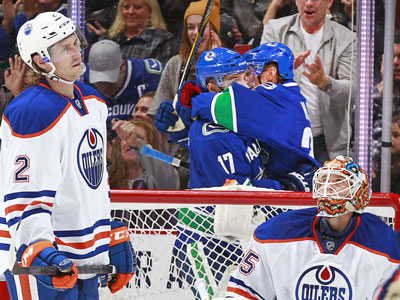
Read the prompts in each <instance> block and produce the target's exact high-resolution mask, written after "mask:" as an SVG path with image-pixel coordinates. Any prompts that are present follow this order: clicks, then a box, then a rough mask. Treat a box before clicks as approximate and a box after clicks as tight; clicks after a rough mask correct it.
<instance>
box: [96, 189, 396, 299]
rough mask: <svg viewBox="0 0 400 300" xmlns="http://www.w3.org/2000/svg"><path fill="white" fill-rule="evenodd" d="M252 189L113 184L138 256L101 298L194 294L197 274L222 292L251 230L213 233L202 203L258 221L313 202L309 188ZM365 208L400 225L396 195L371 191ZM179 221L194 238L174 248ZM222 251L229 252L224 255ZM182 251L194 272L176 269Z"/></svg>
mask: <svg viewBox="0 0 400 300" xmlns="http://www.w3.org/2000/svg"><path fill="white" fill-rule="evenodd" d="M251 189H255V188H253V187H252V188H250V190H246V191H226V190H190V191H171V190H112V191H111V205H112V218H114V219H117V220H122V221H123V222H125V223H126V224H127V225H128V228H129V230H130V233H131V234H130V235H131V241H132V243H133V246H134V248H135V252H136V255H137V257H138V271H137V272H136V276H135V277H134V279H132V281H131V283H130V285H129V286H128V288H124V289H123V291H121V292H118V293H116V294H114V295H111V294H110V293H109V292H108V289H101V290H100V299H102V300H103V299H104V300H105V299H113V300H116V299H121V300H122V299H124V300H125V299H140V300H146V299H163V300H169V299H171V300H177V299H185V300H192V299H193V300H194V299H198V298H195V296H194V295H193V292H192V289H193V287H194V286H195V281H196V280H198V279H200V278H204V279H205V280H206V282H207V288H208V292H209V295H210V299H213V298H217V297H224V291H225V286H226V283H227V279H228V278H229V274H230V272H232V269H234V268H235V267H236V266H237V263H238V259H240V258H241V254H243V253H242V251H244V250H245V248H246V241H245V240H247V239H248V238H249V237H250V235H251V231H245V232H250V233H249V234H247V235H245V236H246V237H247V239H245V238H244V237H243V236H242V238H230V237H229V234H228V235H220V236H218V235H217V234H216V233H215V232H217V227H218V226H217V221H215V222H214V219H213V218H207V216H204V210H202V209H204V208H209V207H215V215H217V209H218V207H233V206H234V205H236V206H237V207H239V210H241V209H242V208H243V211H246V210H247V209H246V208H251V211H252V212H256V211H257V210H258V211H257V212H256V213H254V215H256V216H257V215H258V216H261V219H258V220H257V222H258V223H259V222H260V220H261V222H262V221H263V220H265V219H269V218H271V217H273V216H274V215H276V214H278V213H281V212H282V211H286V210H288V209H299V208H305V207H314V206H316V200H315V199H313V198H312V195H311V193H302V192H283V191H280V192H277V191H265V190H262V191H259V190H251ZM214 205H215V206H214ZM262 208H264V210H263V211H262ZM265 208H267V209H265ZM247 211H248V210H247ZM369 211H370V212H372V213H374V214H377V215H378V216H380V217H381V218H382V219H383V220H384V221H385V222H386V223H388V224H389V225H390V226H392V227H393V228H394V229H396V230H397V229H399V227H400V196H399V195H396V194H380V193H373V194H372V199H371V202H370V204H369ZM224 212H225V211H224ZM227 215H228V217H227V218H226V219H223V222H225V223H233V224H238V226H236V227H235V228H236V229H233V230H237V228H238V227H239V228H241V227H242V226H243V224H242V221H241V219H240V217H239V218H236V220H233V221H231V217H230V216H231V215H230V214H227ZM253 219H255V218H253ZM188 220H192V221H189V222H191V223H189V222H188ZM257 222H255V223H252V224H253V225H254V224H257ZM182 224H183V225H182ZM193 224H195V226H192V225H193ZM180 225H182V226H186V227H185V228H187V227H189V226H190V228H189V229H190V230H192V228H196V230H194V235H196V236H197V237H198V240H195V241H194V242H192V243H190V244H187V246H188V247H187V248H182V249H178V250H176V249H177V247H176V241H177V240H179V239H178V238H177V235H178V234H179V233H181V232H182V229H181V228H178V226H180ZM214 225H215V227H213V226H214ZM218 228H219V227H218ZM248 228H250V229H252V228H253V227H251V226H250V227H248ZM254 228H255V227H254ZM214 229H215V231H214ZM202 231H203V232H202ZM218 232H219V231H218ZM233 232H235V231H233ZM194 235H193V236H194ZM189 238H191V237H189ZM207 240H208V241H209V240H212V241H213V242H215V241H217V242H216V245H217V246H216V247H215V249H212V250H207V249H206V248H207V242H205V241H207ZM192 241H193V240H192ZM218 243H220V244H218ZM189 245H190V247H191V248H190V249H189ZM232 247H233V248H232ZM173 250H174V251H175V252H174V251H173ZM193 253H194V254H195V255H193ZM227 253H228V255H230V254H231V253H233V254H234V255H232V257H230V258H229V259H227V257H226V256H227ZM236 254H237V255H236ZM182 255H183V256H187V257H188V258H189V261H190V262H191V265H196V268H197V269H196V272H195V274H191V273H190V272H186V273H185V272H183V273H182V272H181V273H179V272H180V271H179V265H181V261H180V259H181V257H182ZM235 255H236V258H235V257H234V256H235ZM220 259H222V260H225V263H226V262H227V263H226V265H229V264H231V265H230V266H229V267H227V268H226V269H224V268H221V265H223V264H220V263H216V262H217V261H219V260H220Z"/></svg>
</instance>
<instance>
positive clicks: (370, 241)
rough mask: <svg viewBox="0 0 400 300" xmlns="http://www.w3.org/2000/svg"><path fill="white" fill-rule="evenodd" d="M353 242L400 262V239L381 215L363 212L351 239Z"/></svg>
mask: <svg viewBox="0 0 400 300" xmlns="http://www.w3.org/2000/svg"><path fill="white" fill-rule="evenodd" d="M350 241H351V242H353V243H355V244H358V245H360V246H362V247H363V248H365V247H366V248H368V249H371V250H373V251H377V252H379V253H381V254H383V255H385V256H389V257H390V258H391V259H394V260H397V261H399V263H400V239H399V236H398V235H397V233H396V232H395V231H394V230H393V229H392V228H391V227H390V226H388V225H387V224H386V223H385V222H384V221H382V220H381V219H380V218H379V217H377V216H375V215H373V214H370V213H363V214H362V215H361V220H360V225H359V227H358V228H357V230H356V232H355V233H354V235H353V236H352V237H351V239H350Z"/></svg>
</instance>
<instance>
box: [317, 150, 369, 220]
mask: <svg viewBox="0 0 400 300" xmlns="http://www.w3.org/2000/svg"><path fill="white" fill-rule="evenodd" d="M313 198H317V199H318V215H319V216H323V217H337V216H341V215H344V214H346V213H348V212H357V213H362V212H363V210H364V208H365V207H366V206H367V205H368V203H369V200H370V199H371V189H370V187H369V182H368V176H367V174H366V173H365V172H364V171H363V170H362V169H361V167H360V166H358V165H357V164H356V163H354V162H353V160H352V159H351V158H350V157H346V156H342V155H340V156H337V157H336V158H335V159H333V160H330V161H327V162H326V163H325V164H324V165H323V166H322V167H321V168H319V169H318V170H317V171H316V172H315V174H314V178H313Z"/></svg>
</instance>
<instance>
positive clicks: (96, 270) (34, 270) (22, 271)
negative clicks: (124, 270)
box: [11, 262, 117, 276]
mask: <svg viewBox="0 0 400 300" xmlns="http://www.w3.org/2000/svg"><path fill="white" fill-rule="evenodd" d="M76 268H77V269H78V274H108V273H111V274H117V268H116V267H115V266H114V265H100V266H76ZM11 273H12V274H13V275H51V276H62V275H65V273H63V272H62V271H60V269H58V268H57V267H55V266H45V267H40V266H38V267H36V266H35V267H20V265H19V264H18V262H15V263H14V267H13V268H12V271H11ZM67 273H68V272H67Z"/></svg>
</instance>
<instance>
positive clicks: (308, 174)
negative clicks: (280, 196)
mask: <svg viewBox="0 0 400 300" xmlns="http://www.w3.org/2000/svg"><path fill="white" fill-rule="evenodd" d="M313 176H314V169H313V166H312V165H309V164H300V165H299V166H298V167H297V168H296V171H294V172H291V173H289V174H288V175H286V176H284V177H282V178H279V179H278V180H279V182H281V183H282V185H283V186H284V187H285V189H288V190H291V191H298V192H310V191H311V189H312V179H313Z"/></svg>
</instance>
